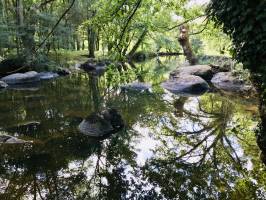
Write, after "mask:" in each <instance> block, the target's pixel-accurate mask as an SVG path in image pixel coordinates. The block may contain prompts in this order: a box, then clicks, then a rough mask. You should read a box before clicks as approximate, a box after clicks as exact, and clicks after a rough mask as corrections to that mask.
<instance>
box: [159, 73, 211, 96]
mask: <svg viewBox="0 0 266 200" xmlns="http://www.w3.org/2000/svg"><path fill="white" fill-rule="evenodd" d="M161 86H162V87H163V88H164V89H166V90H168V91H170V92H172V93H174V94H180V95H201V94H203V93H205V92H206V91H208V89H209V85H208V83H207V82H206V81H205V80H203V79H202V78H200V77H199V76H193V75H183V76H180V77H176V78H175V79H172V80H171V79H170V80H167V81H165V82H163V83H162V84H161Z"/></svg>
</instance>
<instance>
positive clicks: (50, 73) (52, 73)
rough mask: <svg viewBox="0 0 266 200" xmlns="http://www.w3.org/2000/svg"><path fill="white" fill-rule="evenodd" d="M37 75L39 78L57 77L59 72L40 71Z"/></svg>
mask: <svg viewBox="0 0 266 200" xmlns="http://www.w3.org/2000/svg"><path fill="white" fill-rule="evenodd" d="M38 76H39V77H40V80H50V79H54V78H57V77H58V76H59V74H57V73H55V72H40V73H39V74H38Z"/></svg>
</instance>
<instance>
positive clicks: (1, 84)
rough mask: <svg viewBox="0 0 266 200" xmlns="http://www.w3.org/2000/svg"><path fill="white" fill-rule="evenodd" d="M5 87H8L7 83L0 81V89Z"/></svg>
mask: <svg viewBox="0 0 266 200" xmlns="http://www.w3.org/2000/svg"><path fill="white" fill-rule="evenodd" d="M6 87H8V85H7V84H6V83H5V82H3V81H0V89H3V88H6Z"/></svg>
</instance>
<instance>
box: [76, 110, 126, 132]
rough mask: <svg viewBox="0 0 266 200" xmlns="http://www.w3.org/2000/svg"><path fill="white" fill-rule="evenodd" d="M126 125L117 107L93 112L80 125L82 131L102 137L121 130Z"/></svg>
mask: <svg viewBox="0 0 266 200" xmlns="http://www.w3.org/2000/svg"><path fill="white" fill-rule="evenodd" d="M123 126H124V122H123V120H122V118H121V115H119V114H118V113H117V111H116V110H115V109H107V110H104V111H102V112H100V113H93V114H91V115H89V116H88V117H87V118H86V119H84V120H83V121H82V122H81V123H80V124H79V126H78V129H79V131H80V132H81V133H83V134H85V135H88V136H91V137H102V136H104V135H108V134H112V133H115V132H117V131H119V130H120V129H121V128H122V127H123Z"/></svg>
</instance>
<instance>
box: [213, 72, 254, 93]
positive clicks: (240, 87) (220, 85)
mask: <svg viewBox="0 0 266 200" xmlns="http://www.w3.org/2000/svg"><path fill="white" fill-rule="evenodd" d="M211 82H212V84H213V86H214V87H216V88H217V89H220V90H224V91H227V92H248V91H251V90H252V89H253V87H252V86H250V85H246V84H245V83H244V81H242V80H239V79H238V78H237V77H236V76H234V75H233V74H232V72H219V73H217V74H215V75H214V77H213V78H212V79H211Z"/></svg>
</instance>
